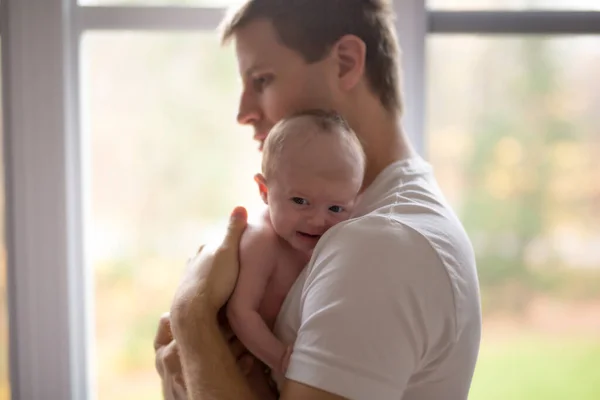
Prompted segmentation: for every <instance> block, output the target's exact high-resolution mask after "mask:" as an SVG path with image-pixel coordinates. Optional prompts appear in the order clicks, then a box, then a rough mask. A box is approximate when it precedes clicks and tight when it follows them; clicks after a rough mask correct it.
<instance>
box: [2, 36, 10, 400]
mask: <svg viewBox="0 0 600 400" xmlns="http://www.w3.org/2000/svg"><path fill="white" fill-rule="evenodd" d="M0 45H1V42H0ZM0 53H1V47H0ZM1 65H2V63H1V62H0V66H1ZM2 93H3V91H2V74H0V161H1V159H2V158H3V156H4V149H3V147H4V138H3V128H4V122H3V120H2V119H3V114H2V111H3V105H2ZM4 195H5V194H4V162H0V226H1V227H2V229H0V400H9V399H10V383H9V376H8V372H9V371H8V363H9V359H8V357H9V353H8V351H9V345H8V304H7V300H8V296H7V288H8V285H7V282H6V278H7V276H6V273H7V272H6V241H5V237H4V232H5V230H4V223H5V222H4V221H5V219H4V217H5V213H4Z"/></svg>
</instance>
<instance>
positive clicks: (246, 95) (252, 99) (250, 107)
mask: <svg viewBox="0 0 600 400" xmlns="http://www.w3.org/2000/svg"><path fill="white" fill-rule="evenodd" d="M261 115H262V113H261V111H260V107H259V105H258V102H257V101H256V96H254V95H253V94H252V93H250V91H248V90H244V91H243V92H242V95H241V96H240V105H239V108H238V115H237V121H238V123H239V124H241V125H256V124H257V122H258V121H260V119H261Z"/></svg>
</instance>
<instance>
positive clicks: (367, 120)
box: [350, 104, 416, 191]
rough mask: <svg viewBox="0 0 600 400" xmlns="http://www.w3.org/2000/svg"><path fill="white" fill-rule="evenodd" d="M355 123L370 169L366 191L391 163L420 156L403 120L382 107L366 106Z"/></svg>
mask: <svg viewBox="0 0 600 400" xmlns="http://www.w3.org/2000/svg"><path fill="white" fill-rule="evenodd" d="M353 115H355V118H353V119H351V121H350V122H351V124H352V127H353V128H354V130H355V131H356V132H357V134H358V136H359V137H360V138H361V140H362V141H363V144H364V148H365V153H366V156H367V166H366V170H365V177H364V180H363V187H362V190H363V191H364V190H365V189H366V188H367V187H368V186H370V185H371V183H373V181H374V180H375V179H376V178H377V176H378V175H379V174H380V173H381V172H382V171H383V170H384V169H385V168H386V167H387V166H389V165H390V164H392V163H394V162H396V161H399V160H403V159H406V158H410V157H412V156H414V155H415V154H416V153H415V151H414V149H413V148H412V146H411V144H410V141H409V139H408V137H407V136H406V134H405V133H404V131H403V129H402V125H401V124H400V117H399V115H398V114H396V113H392V112H389V111H387V110H385V109H383V108H382V107H381V106H380V105H379V104H377V105H373V104H371V106H369V105H366V106H364V105H363V106H362V107H361V110H360V111H359V112H356V113H354V114H353Z"/></svg>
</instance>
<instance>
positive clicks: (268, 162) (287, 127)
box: [262, 109, 366, 179]
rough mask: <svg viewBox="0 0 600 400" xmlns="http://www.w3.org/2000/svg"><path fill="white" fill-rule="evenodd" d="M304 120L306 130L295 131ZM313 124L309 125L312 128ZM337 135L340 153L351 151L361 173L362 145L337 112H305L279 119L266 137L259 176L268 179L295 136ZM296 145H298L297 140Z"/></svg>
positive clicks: (362, 165) (363, 155) (362, 160)
mask: <svg viewBox="0 0 600 400" xmlns="http://www.w3.org/2000/svg"><path fill="white" fill-rule="evenodd" d="M301 120H306V122H308V124H306V127H307V130H309V131H298V130H297V129H298V127H297V126H296V127H294V126H293V125H294V123H296V122H300V121H301ZM311 125H312V126H311ZM311 134H316V135H337V136H338V137H339V139H340V143H341V144H342V145H343V148H342V149H340V150H342V151H345V150H350V151H352V152H353V153H354V155H355V156H356V161H357V164H358V166H359V167H360V168H361V169H363V170H364V168H365V164H366V156H365V153H364V149H363V146H362V145H361V142H360V140H359V138H358V136H356V133H355V132H354V131H353V130H352V129H351V128H350V126H349V125H348V122H347V121H346V120H345V119H344V118H343V117H342V116H341V115H340V114H339V113H337V112H335V111H329V110H322V109H308V110H303V111H300V112H298V113H295V114H293V115H291V116H289V117H287V118H284V119H282V120H280V121H279V122H278V123H277V124H275V126H274V127H273V128H271V131H270V132H269V134H268V135H267V139H266V140H265V143H264V148H263V154H262V173H263V175H264V176H265V178H267V179H269V178H270V177H271V176H272V175H273V173H274V170H275V167H276V164H277V162H278V161H279V160H280V159H279V157H281V155H282V153H283V150H284V148H285V146H286V145H288V144H290V143H292V142H293V141H294V139H297V138H298V137H307V138H308V139H309V140H310V137H308V136H307V135H311ZM296 143H298V142H297V141H296Z"/></svg>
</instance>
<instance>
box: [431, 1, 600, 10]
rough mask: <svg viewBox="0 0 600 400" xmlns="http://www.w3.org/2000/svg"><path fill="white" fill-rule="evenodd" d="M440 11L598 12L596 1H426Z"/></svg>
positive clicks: (598, 6)
mask: <svg viewBox="0 0 600 400" xmlns="http://www.w3.org/2000/svg"><path fill="white" fill-rule="evenodd" d="M427 5H428V6H429V7H430V8H431V9H440V10H481V11H483V10H548V9H549V10H600V3H598V2H597V1H596V0H571V1H569V0H427Z"/></svg>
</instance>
